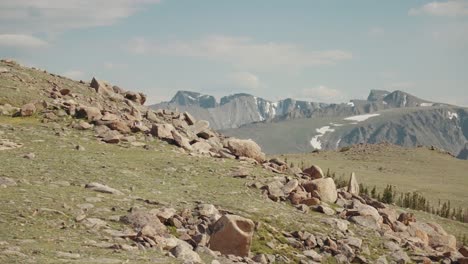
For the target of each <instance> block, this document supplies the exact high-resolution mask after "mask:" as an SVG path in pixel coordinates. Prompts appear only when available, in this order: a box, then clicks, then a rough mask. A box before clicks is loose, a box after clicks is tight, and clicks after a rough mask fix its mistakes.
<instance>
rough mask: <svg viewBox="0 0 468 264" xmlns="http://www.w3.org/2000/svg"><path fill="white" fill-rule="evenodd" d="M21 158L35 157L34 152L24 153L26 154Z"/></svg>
mask: <svg viewBox="0 0 468 264" xmlns="http://www.w3.org/2000/svg"><path fill="white" fill-rule="evenodd" d="M23 158H25V159H30V160H32V159H35V158H36V154H34V153H32V152H30V153H26V154H24V155H23Z"/></svg>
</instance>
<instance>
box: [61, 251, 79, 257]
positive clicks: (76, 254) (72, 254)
mask: <svg viewBox="0 0 468 264" xmlns="http://www.w3.org/2000/svg"><path fill="white" fill-rule="evenodd" d="M57 257H58V258H65V259H79V258H81V255H80V254H78V253H70V252H61V251H58V252H57Z"/></svg>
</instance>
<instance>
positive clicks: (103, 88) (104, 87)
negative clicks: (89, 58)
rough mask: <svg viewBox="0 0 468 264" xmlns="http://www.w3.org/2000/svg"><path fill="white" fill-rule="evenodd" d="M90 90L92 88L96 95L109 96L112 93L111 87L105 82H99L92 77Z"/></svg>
mask: <svg viewBox="0 0 468 264" xmlns="http://www.w3.org/2000/svg"><path fill="white" fill-rule="evenodd" d="M90 86H91V88H94V90H96V92H97V93H98V94H103V95H110V94H113V93H114V90H113V89H112V87H111V86H110V85H109V84H107V83H106V82H103V81H100V80H98V79H96V78H94V77H93V79H92V80H91V84H90Z"/></svg>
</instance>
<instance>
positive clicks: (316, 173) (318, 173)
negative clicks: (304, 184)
mask: <svg viewBox="0 0 468 264" xmlns="http://www.w3.org/2000/svg"><path fill="white" fill-rule="evenodd" d="M303 173H304V174H307V175H309V177H310V178H311V179H312V180H314V179H320V178H323V171H322V169H321V168H320V167H319V166H317V165H312V166H311V167H310V168H307V169H305V170H304V171H303Z"/></svg>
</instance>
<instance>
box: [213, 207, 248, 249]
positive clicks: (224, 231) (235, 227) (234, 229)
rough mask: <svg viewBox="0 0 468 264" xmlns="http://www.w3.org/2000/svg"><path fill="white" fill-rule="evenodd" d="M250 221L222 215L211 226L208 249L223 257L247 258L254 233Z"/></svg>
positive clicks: (235, 216) (239, 217)
mask: <svg viewBox="0 0 468 264" xmlns="http://www.w3.org/2000/svg"><path fill="white" fill-rule="evenodd" d="M254 226H255V225H254V223H253V221H252V220H249V219H246V218H243V217H241V216H237V215H224V216H222V217H221V218H220V219H219V220H218V221H217V222H216V223H215V224H214V226H213V234H212V235H211V238H210V242H209V247H210V249H212V250H215V251H219V252H221V253H222V254H224V255H236V256H241V257H247V256H249V252H250V245H251V244H252V236H253V231H254Z"/></svg>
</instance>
